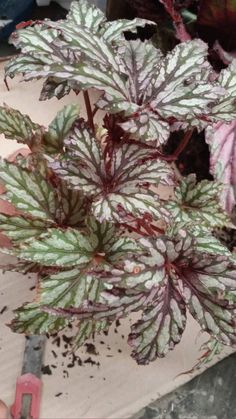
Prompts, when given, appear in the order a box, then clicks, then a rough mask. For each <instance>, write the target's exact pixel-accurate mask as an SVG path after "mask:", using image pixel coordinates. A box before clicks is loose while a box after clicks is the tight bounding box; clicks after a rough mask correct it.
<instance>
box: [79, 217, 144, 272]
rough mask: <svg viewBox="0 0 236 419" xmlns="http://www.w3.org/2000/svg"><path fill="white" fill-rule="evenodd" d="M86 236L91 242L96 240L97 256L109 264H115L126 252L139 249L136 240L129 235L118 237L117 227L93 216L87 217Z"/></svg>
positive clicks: (136, 251) (130, 252)
mask: <svg viewBox="0 0 236 419" xmlns="http://www.w3.org/2000/svg"><path fill="white" fill-rule="evenodd" d="M87 228H88V236H89V237H90V240H91V242H94V243H96V242H97V241H98V247H97V248H96V251H97V254H98V256H100V257H101V260H102V258H105V259H104V260H105V261H106V262H108V263H109V264H110V265H113V264H116V263H117V262H119V261H120V259H124V257H126V256H127V255H128V254H133V253H134V252H135V253H138V252H139V251H141V249H140V246H139V244H138V242H137V241H135V240H134V239H132V238H129V237H122V236H120V237H119V234H118V232H117V228H116V227H115V225H114V224H112V223H109V222H103V223H100V222H98V221H97V219H96V218H94V217H89V218H88V219H87Z"/></svg>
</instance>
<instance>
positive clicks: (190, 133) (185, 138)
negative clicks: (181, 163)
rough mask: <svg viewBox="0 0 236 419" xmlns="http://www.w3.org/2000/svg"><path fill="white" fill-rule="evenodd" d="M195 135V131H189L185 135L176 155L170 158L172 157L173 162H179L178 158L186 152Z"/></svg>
mask: <svg viewBox="0 0 236 419" xmlns="http://www.w3.org/2000/svg"><path fill="white" fill-rule="evenodd" d="M192 134H193V129H192V130H191V131H187V132H186V133H185V135H184V136H183V138H182V140H181V142H180V144H179V145H178V147H177V148H176V150H175V152H174V154H172V155H171V156H170V157H172V160H173V161H174V160H177V158H178V157H179V155H180V154H181V153H182V152H183V151H184V149H185V147H187V145H188V143H189V141H190V139H191V137H192Z"/></svg>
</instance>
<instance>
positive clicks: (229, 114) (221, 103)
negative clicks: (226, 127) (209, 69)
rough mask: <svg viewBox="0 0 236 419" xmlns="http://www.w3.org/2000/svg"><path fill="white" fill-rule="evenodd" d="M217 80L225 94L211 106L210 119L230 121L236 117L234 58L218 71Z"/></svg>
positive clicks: (235, 70) (235, 67)
mask: <svg viewBox="0 0 236 419" xmlns="http://www.w3.org/2000/svg"><path fill="white" fill-rule="evenodd" d="M217 82H218V84H219V85H220V86H222V87H223V88H224V89H225V94H224V95H223V96H222V98H221V99H219V100H218V102H217V103H216V104H215V106H213V108H212V110H211V120H212V121H214V122H217V121H225V122H230V121H233V120H234V119H236V106H235V98H236V60H234V61H233V62H232V63H231V64H230V65H229V66H228V67H227V68H226V69H224V70H222V71H221V72H220V75H219V78H218V79H217Z"/></svg>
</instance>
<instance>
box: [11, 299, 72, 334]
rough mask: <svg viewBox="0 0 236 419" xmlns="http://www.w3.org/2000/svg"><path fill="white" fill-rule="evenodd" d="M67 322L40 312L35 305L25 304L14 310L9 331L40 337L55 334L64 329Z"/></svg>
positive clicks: (61, 318) (38, 306) (38, 307)
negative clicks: (13, 317)
mask: <svg viewBox="0 0 236 419" xmlns="http://www.w3.org/2000/svg"><path fill="white" fill-rule="evenodd" d="M68 323H69V320H67V319H65V318H63V317H59V316H57V317H55V316H53V315H50V314H48V313H45V312H43V311H42V310H41V308H40V305H39V304H37V303H29V304H25V305H24V306H23V307H21V308H18V309H17V310H15V319H14V320H13V321H12V322H11V329H12V330H13V331H14V332H17V333H26V334H27V335H40V334H46V333H53V332H57V331H58V330H60V329H63V328H65V327H66V326H67V325H68Z"/></svg>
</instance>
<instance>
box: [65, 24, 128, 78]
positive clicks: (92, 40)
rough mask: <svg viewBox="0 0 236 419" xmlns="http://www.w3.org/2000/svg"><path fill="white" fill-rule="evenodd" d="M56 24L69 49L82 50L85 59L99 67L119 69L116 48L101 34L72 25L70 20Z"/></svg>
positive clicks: (117, 70)
mask: <svg viewBox="0 0 236 419" xmlns="http://www.w3.org/2000/svg"><path fill="white" fill-rule="evenodd" d="M57 26H58V28H59V29H61V30H62V33H63V38H64V39H65V41H66V48H69V49H70V50H71V51H73V50H75V51H77V50H79V51H82V52H83V55H84V60H85V61H87V60H88V62H95V63H96V64H98V65H99V66H100V68H101V69H102V68H104V70H106V69H107V70H108V69H109V68H110V69H114V70H115V71H116V72H119V71H120V70H121V66H120V62H119V56H118V55H117V54H116V50H115V49H114V48H113V47H112V45H111V44H109V43H108V42H107V41H106V40H104V39H103V38H102V37H101V36H99V35H97V34H95V33H94V32H93V33H91V30H90V29H88V28H86V27H83V26H72V25H71V23H70V22H64V21H62V23H61V25H60V24H57Z"/></svg>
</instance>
